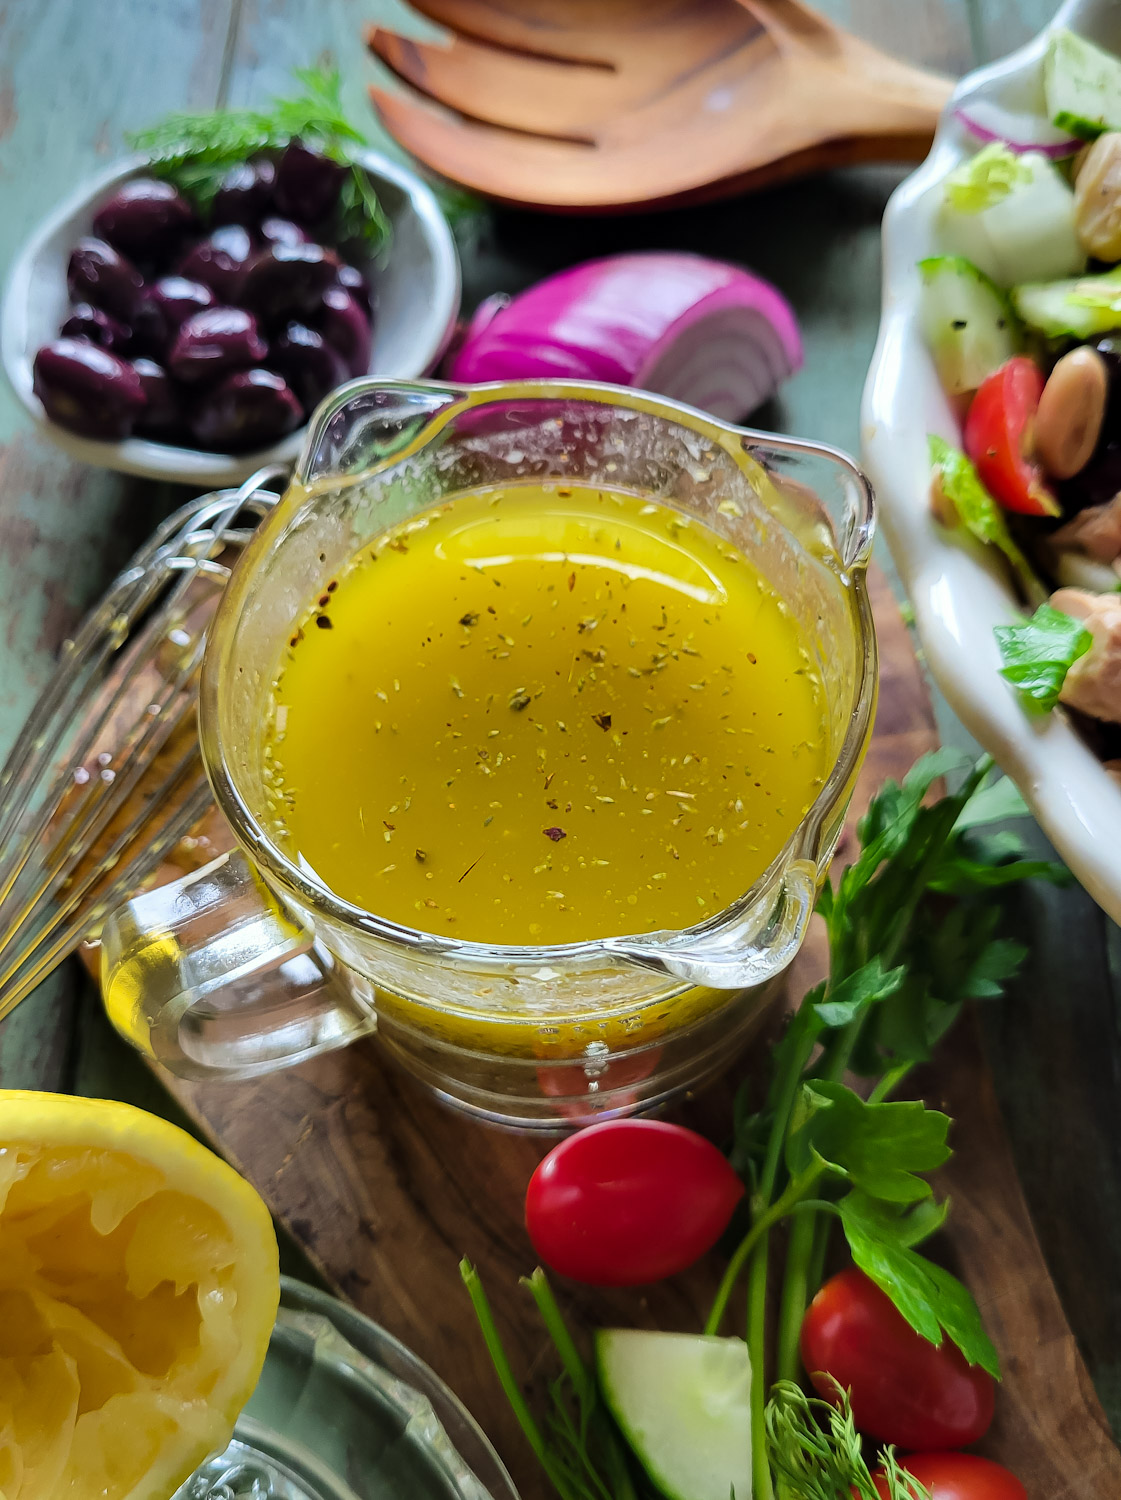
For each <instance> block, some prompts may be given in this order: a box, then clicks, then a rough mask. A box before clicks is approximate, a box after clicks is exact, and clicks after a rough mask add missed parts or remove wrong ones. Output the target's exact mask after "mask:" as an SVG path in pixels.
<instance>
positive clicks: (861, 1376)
mask: <svg viewBox="0 0 1121 1500" xmlns="http://www.w3.org/2000/svg"><path fill="white" fill-rule="evenodd" d="M802 1363H803V1364H804V1365H805V1367H806V1370H807V1372H808V1374H809V1377H810V1379H811V1380H812V1381H813V1384H814V1388H815V1389H816V1390H817V1392H818V1393H819V1395H822V1396H824V1397H825V1399H826V1400H827V1401H831V1400H833V1399H834V1398H835V1397H836V1394H837V1390H836V1386H835V1385H834V1384H833V1381H834V1380H835V1381H836V1382H837V1384H838V1385H840V1387H841V1389H842V1390H846V1391H848V1392H849V1399H850V1401H851V1402H852V1416H853V1421H854V1422H855V1423H856V1426H857V1428H858V1429H859V1430H860V1431H861V1432H863V1433H865V1434H866V1435H867V1436H868V1437H873V1438H878V1439H879V1440H880V1442H882V1443H894V1444H895V1446H896V1447H897V1448H914V1449H919V1450H925V1449H928V1448H964V1447H966V1446H967V1445H968V1444H970V1443H975V1442H976V1441H977V1439H978V1438H979V1437H981V1436H983V1434H984V1433H985V1432H987V1431H988V1427H989V1423H990V1422H991V1421H992V1419H993V1378H992V1376H991V1375H989V1374H988V1373H987V1372H986V1371H985V1370H982V1369H981V1367H980V1366H979V1365H970V1364H968V1363H967V1362H966V1359H965V1356H964V1355H963V1354H962V1353H961V1351H960V1350H959V1349H958V1348H957V1347H956V1345H954V1344H952V1343H951V1342H950V1340H949V1339H948V1338H947V1339H943V1341H942V1343H941V1345H940V1346H939V1347H935V1345H934V1344H932V1343H930V1342H929V1340H927V1339H924V1338H923V1336H922V1335H921V1334H919V1333H916V1332H915V1330H914V1329H913V1328H912V1327H911V1325H910V1324H909V1323H908V1322H907V1320H906V1319H905V1318H904V1317H903V1315H902V1313H900V1312H898V1311H896V1308H895V1306H894V1305H893V1303H892V1302H891V1299H890V1298H889V1297H888V1296H887V1295H886V1294H885V1293H884V1292H881V1291H880V1289H879V1287H878V1286H876V1284H875V1283H874V1282H872V1281H870V1280H869V1279H868V1277H867V1276H865V1275H864V1273H863V1271H857V1270H855V1269H853V1270H849V1271H842V1272H841V1273H840V1275H839V1276H834V1277H833V1279H832V1280H831V1281H827V1282H826V1283H825V1285H824V1286H823V1287H822V1289H821V1291H820V1292H818V1294H817V1296H816V1297H815V1298H814V1299H813V1301H812V1302H811V1303H810V1305H809V1307H808V1309H807V1310H806V1316H805V1319H804V1320H803V1323H802ZM830 1377H832V1379H830Z"/></svg>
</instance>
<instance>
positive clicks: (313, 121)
mask: <svg viewBox="0 0 1121 1500" xmlns="http://www.w3.org/2000/svg"><path fill="white" fill-rule="evenodd" d="M294 71H295V77H296V80H297V82H298V83H299V84H300V92H299V93H298V94H296V95H294V96H293V97H292V98H288V99H283V98H277V99H274V100H273V101H272V104H271V105H270V106H269V108H267V109H217V110H212V111H209V112H207V113H205V114H171V115H168V116H167V118H166V119H165V120H162V121H161V122H160V123H159V124H158V125H153V126H151V127H150V128H149V129H147V130H137V131H134V132H133V133H132V134H131V135H130V136H129V137H128V139H129V143H130V145H132V146H135V147H136V149H137V150H138V151H143V152H144V154H145V155H146V156H147V157H148V158H149V160H150V162H151V165H152V169H153V171H155V172H157V173H158V174H159V175H160V176H161V177H165V178H166V179H167V180H168V181H169V182H173V183H174V184H175V186H176V187H177V188H178V189H179V191H180V192H181V193H183V194H184V195H185V196H186V197H187V198H189V199H190V200H191V201H192V202H193V203H194V204H196V205H197V206H198V207H199V208H201V209H203V210H205V209H206V208H208V207H209V205H210V203H211V202H212V201H213V199H214V196H215V194H216V193H217V192H218V189H219V188H220V187H221V185H222V179H223V178H224V177H225V176H226V174H227V172H229V170H230V169H231V167H235V166H237V165H238V163H240V162H243V161H245V160H246V159H247V158H248V157H250V156H252V155H254V153H256V152H258V151H267V150H277V149H279V148H281V147H283V146H286V145H287V144H288V142H289V141H292V140H295V139H297V138H298V139H299V140H301V141H303V142H304V143H305V144H307V145H310V146H314V147H316V148H317V149H318V150H319V151H321V152H322V153H323V154H324V155H325V156H328V157H330V158H331V160H332V161H336V162H339V163H341V164H343V165H344V166H347V167H349V168H350V170H349V172H348V173H347V175H346V177H345V178H344V179H343V183H342V187H341V189H340V194H339V219H340V223H339V238H340V239H344V240H346V239H358V240H363V241H365V243H366V244H367V246H368V247H369V248H370V249H371V250H378V249H381V248H382V247H383V246H384V245H385V244H386V243H387V241H388V239H389V221H388V219H387V218H386V216H385V213H384V211H383V209H382V207H381V205H380V203H379V202H378V199H377V195H376V193H375V192H374V190H373V188H372V187H371V186H370V179H369V178H368V177H367V175H366V173H365V171H364V170H363V169H362V167H361V165H360V164H359V163H358V162H357V161H356V160H355V155H356V151H357V150H358V149H360V148H361V147H362V146H364V145H365V144H366V138H365V136H364V135H363V134H362V133H361V131H359V130H357V129H356V128H355V127H354V126H353V125H352V124H351V123H350V121H349V120H348V119H347V118H346V116H345V114H344V113H343V107H342V99H341V97H340V80H339V73H338V70H337V69H336V68H296V69H295V70H294Z"/></svg>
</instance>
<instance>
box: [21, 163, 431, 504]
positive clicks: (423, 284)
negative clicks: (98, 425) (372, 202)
mask: <svg viewBox="0 0 1121 1500" xmlns="http://www.w3.org/2000/svg"><path fill="white" fill-rule="evenodd" d="M356 159H357V161H358V162H359V163H360V164H361V165H362V166H363V167H364V168H365V169H366V172H367V173H368V175H369V178H370V181H371V182H372V184H373V187H374V191H375V192H376V193H377V195H378V199H379V201H380V202H381V205H382V208H383V210H384V211H385V215H386V217H387V219H388V220H389V224H390V230H391V236H392V238H391V240H390V244H389V249H388V251H387V252H386V254H385V256H384V259H383V260H382V261H379V262H378V263H377V264H374V265H371V266H369V267H362V268H361V269H363V270H368V271H369V272H370V273H371V276H372V278H373V281H374V286H375V290H376V294H377V299H378V305H377V316H376V321H375V326H374V342H373V349H372V351H371V355H370V369H369V372H368V373H369V374H371V375H378V376H381V377H383V378H384V379H400V380H411V379H415V378H416V377H417V376H419V375H427V374H428V373H429V372H430V371H431V370H432V369H433V368H434V367H435V365H436V363H437V361H438V360H439V358H440V356H441V355H442V354H443V352H444V349H445V348H446V347H447V344H448V341H449V339H450V338H451V335H452V332H453V330H454V328H455V320H456V316H457V314H458V312H459V295H460V275H459V257H458V255H457V254H456V248H455V241H454V239H453V238H452V233H451V230H450V228H449V227H448V222H447V220H446V219H445V217H444V215H443V213H442V212H441V210H440V205H439V204H438V203H437V201H436V197H435V195H434V194H433V192H432V190H431V189H430V188H429V187H428V186H427V185H426V184H425V183H424V182H422V181H421V179H420V178H419V177H418V176H417V175H416V173H415V172H412V171H410V170H409V168H408V167H403V166H401V165H399V163H397V162H394V161H390V159H389V158H388V157H386V156H381V155H379V154H378V153H377V152H376V151H363V152H361V153H360V154H359V155H358V157H357V158H356ZM147 170H148V169H147V163H146V162H145V160H144V158H143V157H139V156H134V157H130V158H129V159H128V160H127V161H124V162H118V163H117V165H116V166H114V167H111V168H110V169H109V170H108V171H106V172H104V173H101V174H100V175H99V176H98V177H96V178H95V179H94V180H93V181H92V182H88V183H86V184H85V185H84V186H83V187H81V188H80V189H79V190H78V191H77V192H76V193H74V194H73V195H72V196H71V197H70V198H68V199H67V200H66V202H64V203H62V204H60V206H59V207H58V208H57V209H55V211H54V213H52V214H51V215H50V216H49V217H48V218H47V219H45V220H44V221H43V223H42V224H40V225H39V227H38V228H37V229H36V230H35V231H34V233H33V234H32V235H31V237H30V238H29V239H28V241H27V243H26V244H25V245H24V246H23V248H22V250H21V251H20V252H19V254H18V255H17V256H16V259H15V263H14V264H13V266H12V270H11V274H10V275H9V277H8V284H7V287H6V289H5V292H4V300H3V305H2V307H0V353H2V356H3V362H4V369H5V371H6V372H7V376H8V379H9V381H10V382H11V386H12V389H13V390H14V391H15V393H16V396H17V397H18V398H19V401H20V403H21V405H22V406H23V407H24V408H25V410H26V411H27V412H28V413H29V414H30V416H31V417H32V418H33V420H34V421H35V423H36V425H37V426H38V427H39V428H40V429H41V430H42V431H43V432H45V433H46V434H47V436H48V437H50V438H51V439H52V440H53V441H54V442H56V443H57V444H58V445H59V446H60V447H61V448H65V449H66V451H67V452H68V453H69V454H71V456H72V457H74V458H77V459H80V460H81V461H82V462H84V463H89V464H96V465H98V466H99V467H100V468H105V469H116V470H118V471H119V472H120V473H122V474H139V475H142V476H143V477H145V478H149V479H166V480H171V481H173V482H175V483H178V484H197V485H201V486H202V487H203V488H205V489H215V488H218V487H220V486H222V485H229V484H239V483H240V482H241V481H242V480H243V479H245V478H246V477H247V476H248V475H250V474H252V473H254V471H255V470H257V469H259V468H261V467H262V466H263V465H265V464H271V463H293V462H295V459H296V455H297V454H298V453H299V451H300V448H301V446H302V444H303V441H304V434H305V433H306V431H307V427H306V426H303V427H299V428H298V429H297V430H296V431H295V432H290V433H289V434H288V436H287V437H285V438H284V439H283V440H282V441H281V442H279V443H276V444H274V445H273V446H272V447H271V448H267V449H264V450H261V451H258V452H256V453H238V454H228V453H211V452H208V451H207V450H205V449H201V448H186V447H176V446H175V445H173V444H171V443H157V442H154V441H151V440H150V439H148V438H141V437H129V438H124V439H123V440H121V441H120V442H101V441H98V440H96V439H94V438H87V437H80V436H79V435H78V434H77V433H73V432H69V431H67V429H66V428H64V427H60V426H59V425H58V423H56V422H52V421H51V420H50V419H49V418H48V416H47V414H46V413H45V412H44V410H43V407H42V403H41V402H40V401H39V398H38V396H36V395H35V392H34V389H33V378H34V375H33V369H32V366H33V362H34V359H35V354H36V351H37V350H38V349H39V348H40V346H41V345H43V344H46V343H48V342H49V341H50V340H51V339H53V338H56V337H57V335H58V328H59V324H60V323H61V322H62V321H63V319H64V318H65V316H66V308H67V303H68V297H67V291H66V264H67V261H68V260H69V257H70V252H71V250H72V249H73V247H74V244H75V242H76V241H77V240H78V239H79V238H80V237H81V236H82V235H84V234H88V233H89V232H90V226H91V224H92V222H93V217H94V215H95V214H96V212H97V210H98V209H99V208H100V207H101V205H102V203H104V202H105V201H106V199H108V198H110V197H111V196H112V195H113V193H114V192H115V191H116V190H117V188H118V187H119V186H120V184H121V183H122V182H124V181H126V180H127V179H128V178H130V177H136V176H140V175H143V174H145V173H146V172H147Z"/></svg>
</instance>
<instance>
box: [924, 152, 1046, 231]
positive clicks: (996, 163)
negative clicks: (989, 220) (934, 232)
mask: <svg viewBox="0 0 1121 1500" xmlns="http://www.w3.org/2000/svg"><path fill="white" fill-rule="evenodd" d="M1031 175H1032V174H1031V168H1030V167H1028V166H1027V165H1025V163H1024V161H1023V160H1022V158H1021V157H1019V156H1017V155H1016V153H1015V152H1014V151H1009V149H1008V147H1007V146H1005V145H1003V144H1002V143H1001V142H1000V141H991V142H990V143H989V145H987V146H983V147H982V148H981V150H980V151H978V153H977V155H976V156H971V157H970V158H969V160H968V161H964V162H962V164H961V166H960V167H957V168H956V169H955V170H954V171H953V172H951V173H950V175H949V176H948V177H947V178H946V187H945V193H946V201H947V202H948V203H950V204H952V205H953V207H954V208H956V209H957V210H958V211H959V212H960V213H964V214H976V213H980V212H982V210H984V209H986V208H991V207H992V206H993V204H994V203H999V202H1000V201H1001V199H1002V198H1007V197H1008V195H1009V193H1011V191H1012V189H1013V188H1014V187H1016V185H1017V184H1018V183H1026V182H1030V181H1031Z"/></svg>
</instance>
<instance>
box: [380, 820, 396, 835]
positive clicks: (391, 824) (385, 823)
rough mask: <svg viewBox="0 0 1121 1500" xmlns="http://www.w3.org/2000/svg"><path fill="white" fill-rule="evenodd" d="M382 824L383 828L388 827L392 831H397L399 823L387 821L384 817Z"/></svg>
mask: <svg viewBox="0 0 1121 1500" xmlns="http://www.w3.org/2000/svg"><path fill="white" fill-rule="evenodd" d="M381 826H382V827H383V828H388V829H389V831H390V833H396V832H397V824H396V823H387V822H386V821H385V819H384V818H382V820H381Z"/></svg>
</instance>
